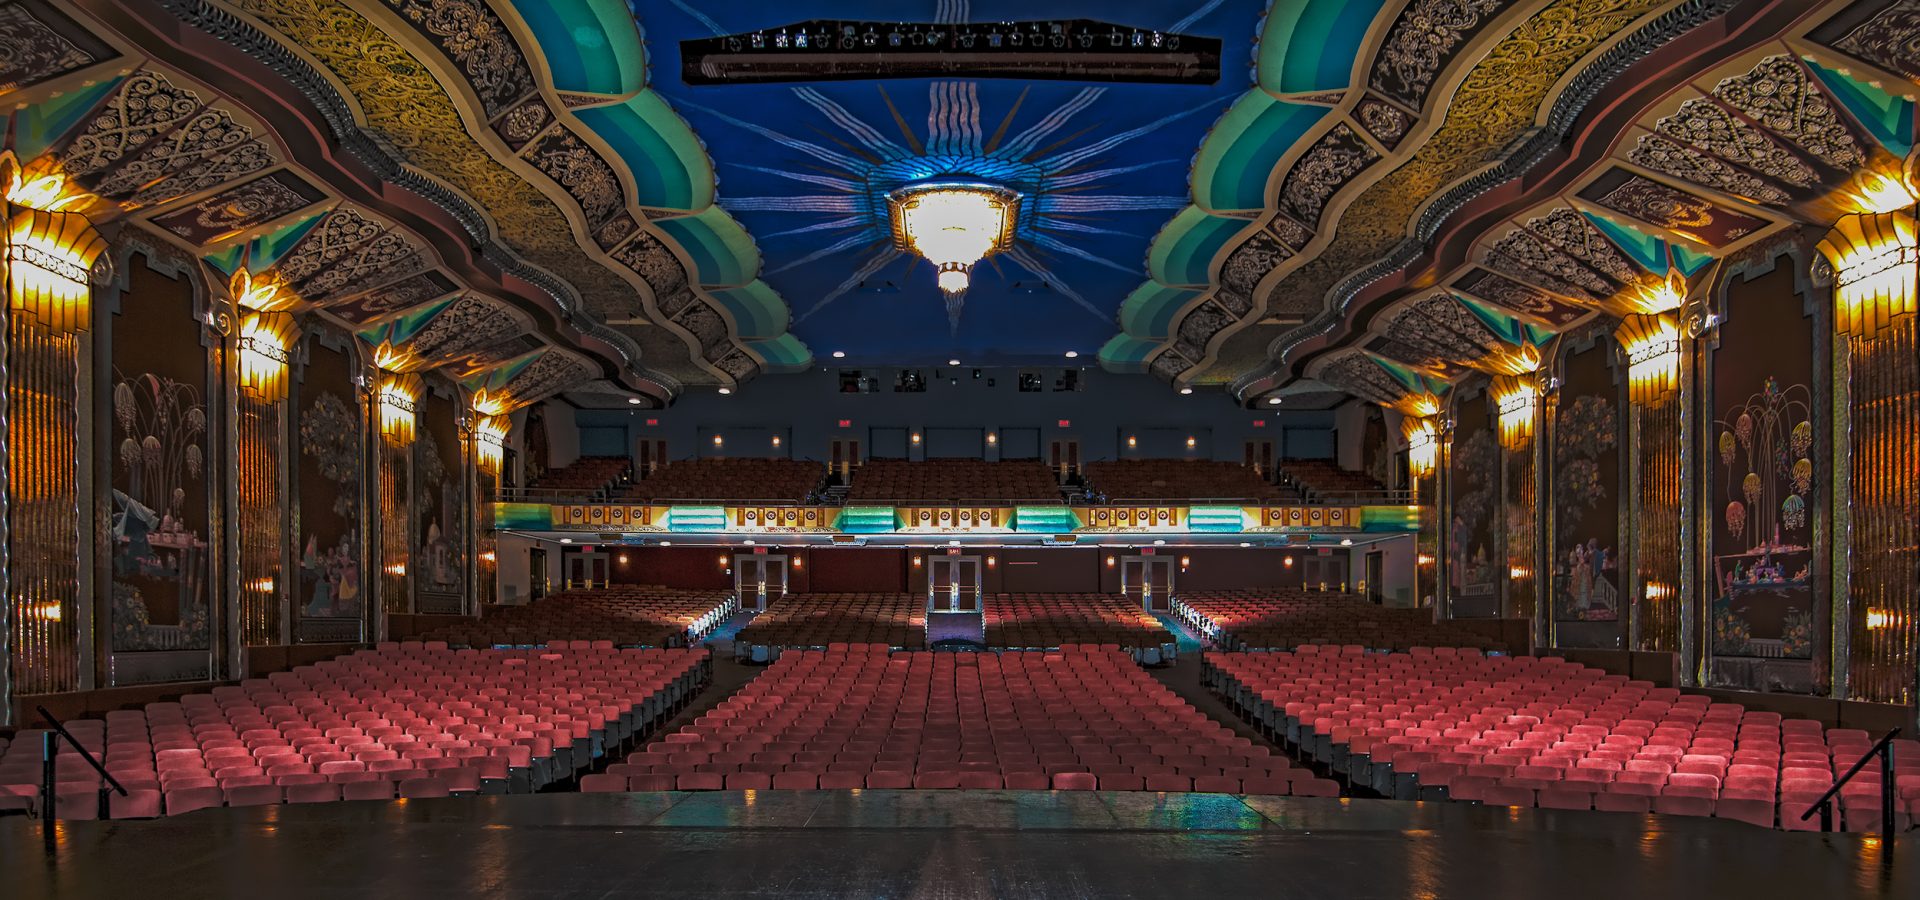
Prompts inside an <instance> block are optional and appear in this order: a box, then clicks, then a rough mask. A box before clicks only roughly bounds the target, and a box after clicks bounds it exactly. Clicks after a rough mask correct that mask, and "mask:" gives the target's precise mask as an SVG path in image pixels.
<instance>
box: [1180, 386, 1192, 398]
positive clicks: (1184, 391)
mask: <svg viewBox="0 0 1920 900" xmlns="http://www.w3.org/2000/svg"><path fill="white" fill-rule="evenodd" d="M1191 393H1193V388H1190V387H1185V388H1181V389H1180V396H1182V397H1184V396H1186V395H1188V394H1191Z"/></svg>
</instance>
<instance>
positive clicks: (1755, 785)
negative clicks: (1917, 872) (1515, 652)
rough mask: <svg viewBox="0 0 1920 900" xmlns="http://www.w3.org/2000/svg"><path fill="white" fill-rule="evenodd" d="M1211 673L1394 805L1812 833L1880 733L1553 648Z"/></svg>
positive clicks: (1268, 664)
mask: <svg viewBox="0 0 1920 900" xmlns="http://www.w3.org/2000/svg"><path fill="white" fill-rule="evenodd" d="M1205 672H1206V676H1205V677H1206V679H1207V683H1208V685H1209V686H1210V687H1211V688H1212V689H1213V690H1215V691H1217V692H1218V693H1219V694H1220V695H1221V696H1222V698H1223V699H1225V700H1227V701H1228V702H1230V703H1231V704H1232V705H1233V706H1234V708H1235V709H1236V710H1238V711H1239V712H1240V713H1241V714H1242V715H1243V716H1245V717H1246V718H1247V719H1248V720H1249V721H1251V722H1254V723H1256V724H1258V725H1259V726H1261V727H1262V728H1263V729H1264V730H1266V731H1267V732H1268V733H1270V734H1272V735H1274V736H1275V737H1276V738H1281V739H1284V740H1286V741H1288V742H1291V743H1293V744H1295V745H1297V746H1299V747H1300V748H1301V749H1302V750H1303V751H1305V752H1306V753H1308V754H1309V755H1311V756H1313V757H1314V758H1316V759H1319V760H1321V761H1322V762H1325V763H1327V764H1329V765H1330V766H1331V768H1332V769H1333V770H1334V771H1336V772H1343V773H1345V774H1346V775H1347V776H1348V777H1349V778H1350V779H1351V780H1352V781H1353V782H1354V783H1356V784H1364V785H1368V786H1371V787H1372V788H1374V789H1375V790H1379V791H1381V792H1383V793H1386V794H1388V795H1390V796H1395V797H1399V798H1401V799H1451V800H1464V801H1475V802H1480V803H1484V804H1488V805H1500V806H1521V807H1532V806H1540V807H1546V808H1552V809H1576V810H1579V809H1595V810H1603V811H1618V812H1642V813H1644V812H1649V811H1651V812H1659V813H1668V814H1675V815H1688V816H1718V817H1721V818H1726V819H1735V820H1739V821H1743V822H1749V823H1752V824H1755V825H1761V826H1766V827H1780V828H1787V829H1817V828H1819V827H1820V824H1819V820H1818V818H1817V817H1816V818H1814V819H1812V820H1803V819H1802V818H1801V814H1802V813H1803V812H1805V811H1806V809H1807V808H1808V806H1809V804H1811V803H1813V802H1814V801H1815V800H1816V799H1818V798H1819V797H1820V795H1821V794H1822V793H1824V792H1825V791H1826V790H1827V789H1829V788H1830V787H1832V786H1833V784H1834V783H1835V778H1836V776H1838V775H1840V774H1843V773H1844V772H1845V771H1846V770H1847V768H1848V767H1850V766H1852V765H1853V763H1854V762H1856V761H1857V760H1859V758H1860V757H1861V756H1862V755H1863V754H1864V753H1865V752H1866V751H1867V750H1868V749H1869V747H1870V745H1871V743H1872V740H1873V739H1872V737H1870V736H1869V735H1868V734H1867V732H1865V731H1860V730H1855V729H1841V728H1831V729H1823V728H1822V726H1821V725H1820V723H1818V722H1815V721H1811V720H1800V719H1783V718H1782V717H1781V716H1780V714H1778V713H1769V712H1758V711H1751V710H1748V709H1746V708H1745V707H1744V706H1742V705H1740V704H1737V703H1716V702H1712V701H1711V700H1709V699H1708V698H1706V697H1702V696H1697V695H1684V694H1681V693H1680V692H1679V691H1678V690H1675V689H1671V688H1657V687H1655V686H1653V685H1652V684H1651V683H1648V682H1644V681H1632V680H1629V679H1628V678H1627V677H1626V676H1622V675H1607V674H1605V673H1602V672H1601V671H1599V670H1597V669H1592V668H1588V667H1585V666H1582V665H1579V664H1577V663H1571V662H1568V661H1566V660H1563V659H1558V658H1553V657H1540V658H1535V657H1491V658H1490V657H1483V656H1481V655H1479V654H1478V653H1476V652H1473V651H1470V650H1458V649H1454V648H1416V650H1415V651H1414V652H1412V653H1392V654H1386V653H1369V652H1365V651H1363V650H1362V649H1361V648H1359V647H1317V646H1304V647H1301V648H1299V650H1298V651H1296V652H1291V653H1213V654H1208V655H1207V657H1206V666H1205ZM1898 743H1899V744H1900V746H1898V747H1897V748H1896V752H1895V759H1896V761H1897V766H1898V768H1897V769H1896V770H1895V778H1896V784H1895V790H1896V803H1897V804H1898V809H1897V810H1896V812H1897V814H1898V818H1899V819H1900V820H1901V827H1902V828H1904V827H1906V825H1907V824H1908V823H1910V822H1912V821H1915V818H1914V817H1916V816H1920V742H1915V741H1911V740H1907V741H1900V742H1898ZM1899 760H1905V761H1904V762H1900V761H1899ZM1880 792H1881V782H1880V780H1879V777H1878V774H1877V772H1874V771H1872V770H1871V769H1869V770H1863V771H1862V772H1861V773H1860V774H1859V775H1857V776H1856V777H1855V780H1853V781H1851V782H1849V783H1848V785H1847V786H1846V787H1844V788H1842V791H1841V795H1840V803H1839V819H1838V823H1837V824H1840V825H1843V826H1844V827H1845V828H1847V829H1849V830H1870V829H1874V828H1877V827H1878V826H1879V821H1880V813H1881V809H1882V807H1881V805H1880V804H1881V801H1880Z"/></svg>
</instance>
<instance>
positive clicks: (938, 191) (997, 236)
mask: <svg viewBox="0 0 1920 900" xmlns="http://www.w3.org/2000/svg"><path fill="white" fill-rule="evenodd" d="M887 205H888V209H889V212H890V214H891V215H890V216H889V218H891V219H892V224H893V246H894V247H895V248H896V249H900V250H911V251H913V252H914V253H918V254H920V255H921V256H923V257H925V258H926V260H927V261H928V262H930V263H933V266H934V269H935V270H936V271H937V272H938V273H939V274H938V275H937V278H938V281H939V285H940V290H941V291H943V292H945V293H947V294H950V295H951V294H960V293H964V292H965V291H966V290H967V286H968V284H969V283H970V277H971V276H970V273H971V272H972V271H973V266H974V264H975V263H978V262H979V261H980V260H982V259H985V258H986V257H988V256H990V255H992V254H994V253H998V252H1000V251H1002V250H1005V249H1007V248H1008V247H1011V246H1012V245H1013V230H1014V225H1015V224H1016V223H1018V222H1019V220H1020V195H1019V194H1017V193H1014V192H1013V191H1010V190H1007V189H1006V188H1002V187H995V186H993V185H987V184H970V183H962V182H928V183H925V184H916V185H908V186H907V187H903V188H901V189H899V190H897V191H894V192H893V193H891V194H888V195H887Z"/></svg>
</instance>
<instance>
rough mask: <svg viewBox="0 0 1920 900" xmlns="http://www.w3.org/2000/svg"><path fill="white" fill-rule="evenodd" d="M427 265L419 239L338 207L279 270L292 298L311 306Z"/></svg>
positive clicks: (289, 254) (369, 216) (345, 206)
mask: <svg viewBox="0 0 1920 900" xmlns="http://www.w3.org/2000/svg"><path fill="white" fill-rule="evenodd" d="M427 265H428V263H427V260H426V258H425V254H424V252H423V250H422V248H421V246H420V244H419V240H418V238H415V237H414V236H413V235H412V234H410V233H408V232H407V231H406V230H404V229H401V228H398V227H396V226H395V225H393V223H391V222H388V221H386V220H384V219H381V218H378V217H376V216H374V215H373V214H371V213H368V212H365V211H363V210H361V209H359V208H358V207H355V206H352V205H348V204H343V205H341V206H337V207H334V209H333V210H332V211H331V212H329V213H327V217H326V218H325V219H323V220H321V221H320V223H319V224H317V225H315V226H314V227H313V230H311V231H309V232H307V233H306V235H304V236H302V237H301V239H300V242H299V243H297V244H295V245H294V246H293V248H292V249H291V250H289V251H287V255H286V256H285V257H283V258H282V259H281V260H280V262H279V264H278V268H279V269H280V272H281V274H282V275H284V276H285V277H286V279H287V280H288V282H289V283H290V284H291V285H292V286H293V288H294V292H295V293H297V294H299V295H300V296H301V297H303V298H305V299H306V300H308V301H310V302H313V303H318V304H326V303H329V302H332V301H334V300H338V299H340V298H341V296H342V295H347V294H351V293H353V292H354V288H355V287H356V286H358V287H361V288H364V287H366V286H368V285H370V284H376V283H382V282H388V281H395V280H398V279H400V278H402V277H405V276H407V275H412V274H414V273H415V272H418V271H420V270H421V269H424V268H426V267H427ZM433 296H438V294H435V295H433ZM420 299H421V300H426V299H431V297H422V298H420Z"/></svg>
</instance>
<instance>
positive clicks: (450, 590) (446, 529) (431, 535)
mask: <svg viewBox="0 0 1920 900" xmlns="http://www.w3.org/2000/svg"><path fill="white" fill-rule="evenodd" d="M421 407H422V422H421V427H420V437H419V439H418V440H416V441H414V444H413V450H414V456H413V475H414V495H413V496H414V516H415V518H414V533H413V542H412V543H413V546H412V551H413V552H412V559H411V560H410V564H409V568H410V569H411V571H412V574H413V588H414V610H415V611H416V612H422V613H438V614H447V615H451V614H457V613H460V612H462V611H463V610H464V608H465V602H466V568H467V556H466V553H467V550H466V547H467V504H466V480H465V479H464V478H463V477H462V475H461V472H462V469H461V465H460V447H461V444H460V434H459V431H458V428H457V426H456V424H455V422H454V402H453V401H452V400H451V399H448V398H445V397H442V396H440V395H439V394H436V393H432V392H429V393H428V394H427V396H426V398H425V399H424V401H423V402H422V403H421Z"/></svg>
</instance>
